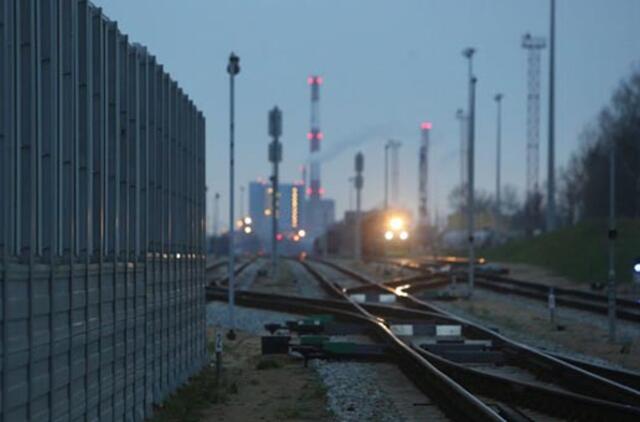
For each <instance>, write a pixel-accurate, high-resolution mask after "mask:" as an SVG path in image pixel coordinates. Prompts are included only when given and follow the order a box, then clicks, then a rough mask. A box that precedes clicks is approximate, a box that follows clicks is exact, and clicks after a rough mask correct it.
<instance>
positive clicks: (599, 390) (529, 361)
mask: <svg viewBox="0 0 640 422" xmlns="http://www.w3.org/2000/svg"><path fill="white" fill-rule="evenodd" d="M319 262H322V263H323V264H325V265H328V266H330V267H332V268H334V269H335V270H337V271H339V272H341V273H343V274H345V275H349V276H351V277H353V278H354V279H357V280H359V281H361V282H363V283H369V284H374V285H377V286H379V288H381V289H384V290H386V291H387V292H389V293H394V294H395V291H394V289H391V288H387V287H386V286H384V284H381V283H377V282H376V281H374V280H371V279H369V278H368V277H366V276H364V275H362V274H360V273H358V272H355V271H353V270H351V269H349V268H346V267H343V266H341V265H339V264H336V263H333V262H330V261H319ZM397 298H398V301H399V302H401V303H403V304H405V306H410V307H415V308H418V309H426V310H428V311H431V312H435V313H440V314H442V315H445V316H447V317H449V318H452V319H454V320H457V321H459V322H460V323H463V324H465V325H466V326H467V327H468V328H469V329H470V330H472V331H475V333H477V335H479V336H482V337H485V338H486V337H488V338H490V339H492V340H493V341H494V342H496V344H498V345H500V346H501V347H503V348H505V349H508V350H510V351H511V352H512V353H513V354H514V356H519V360H520V361H521V362H522V363H523V364H526V365H527V367H528V369H530V368H531V365H534V366H535V367H536V368H538V369H539V370H544V371H547V372H548V373H553V374H554V376H555V378H556V379H557V380H558V381H559V383H560V384H561V385H563V386H564V387H565V388H567V389H569V390H572V391H575V392H577V393H579V394H583V395H586V396H591V397H599V398H604V399H606V400H609V401H612V402H616V403H622V404H627V405H631V406H638V404H639V403H640V391H638V390H635V389H633V388H631V387H629V386H627V385H624V384H621V383H618V382H616V381H613V380H611V379H608V378H605V377H604V376H602V375H599V374H596V373H592V372H589V371H587V370H585V369H583V368H581V367H579V366H576V365H573V364H571V363H569V362H567V361H564V360H560V359H558V358H556V357H554V356H552V355H550V354H547V353H544V352H541V351H539V350H537V349H535V348H533V347H530V346H527V345H525V344H522V343H519V342H516V341H514V340H511V339H509V338H507V337H505V336H503V335H501V334H499V333H496V332H495V331H492V330H489V329H487V328H485V327H483V326H481V325H479V324H476V323H474V322H471V321H469V320H466V319H464V318H461V317H459V316H457V315H454V314H452V313H450V312H448V311H446V310H444V309H441V308H439V307H437V306H436V305H432V304H429V303H427V302H425V301H423V300H420V299H418V298H416V297H415V296H413V295H411V294H408V293H404V294H403V295H397Z"/></svg>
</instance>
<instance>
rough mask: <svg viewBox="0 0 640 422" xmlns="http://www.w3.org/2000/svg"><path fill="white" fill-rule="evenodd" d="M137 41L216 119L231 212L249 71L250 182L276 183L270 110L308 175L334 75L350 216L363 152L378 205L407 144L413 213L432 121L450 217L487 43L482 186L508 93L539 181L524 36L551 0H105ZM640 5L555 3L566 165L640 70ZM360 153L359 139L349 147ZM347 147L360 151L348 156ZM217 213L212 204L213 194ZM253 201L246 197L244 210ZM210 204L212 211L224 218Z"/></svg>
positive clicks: (329, 171) (512, 130)
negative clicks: (469, 83) (317, 92)
mask: <svg viewBox="0 0 640 422" xmlns="http://www.w3.org/2000/svg"><path fill="white" fill-rule="evenodd" d="M94 3H95V4H96V5H98V6H102V7H103V8H104V12H105V14H106V15H108V16H109V17H110V18H111V19H113V20H115V21H117V22H118V24H119V27H120V29H121V30H122V31H123V32H125V33H127V34H129V36H130V39H131V40H132V41H134V42H139V43H141V44H144V45H146V46H147V47H148V48H149V49H150V51H151V52H152V53H153V54H154V55H156V57H158V59H159V62H160V63H162V64H164V66H165V69H168V71H169V72H170V73H171V75H172V76H173V77H174V78H175V79H176V80H177V81H178V82H179V84H180V85H181V86H182V87H183V88H184V89H185V91H186V92H187V94H188V95H189V96H190V97H191V98H193V100H194V101H195V103H196V104H197V106H198V107H199V108H200V109H201V110H202V111H203V112H204V114H205V116H206V119H207V184H208V186H209V192H210V193H211V192H212V191H213V192H216V191H217V192H220V194H221V199H222V201H221V220H222V221H223V222H224V221H227V220H226V219H227V217H226V216H227V209H228V202H227V198H228V193H229V192H228V189H229V187H228V154H229V150H228V95H229V94H228V75H227V73H226V70H225V68H226V63H227V59H228V55H229V52H230V51H235V52H236V53H237V54H238V55H239V56H240V57H241V67H242V71H241V73H240V75H238V77H237V84H236V85H237V112H236V117H237V125H236V127H237V137H236V142H237V144H236V153H237V161H236V162H237V173H236V175H237V179H236V180H237V186H239V185H246V184H248V183H249V181H251V180H255V179H256V178H258V177H266V176H268V174H269V173H270V167H269V163H268V162H267V143H268V142H269V139H268V137H267V112H268V110H269V109H270V108H271V107H273V106H274V105H276V104H277V105H278V106H279V107H280V108H281V109H282V110H283V116H284V134H283V135H284V136H283V140H282V141H283V144H284V160H283V163H282V167H281V168H282V171H281V174H282V180H283V181H290V180H294V179H299V178H300V174H299V166H300V164H302V163H304V162H305V160H306V159H307V158H308V150H309V145H308V141H307V139H306V133H307V131H308V128H309V96H310V95H309V88H308V86H307V83H306V78H307V76H308V75H310V74H312V73H317V74H321V75H322V76H323V77H324V85H323V86H322V92H321V126H322V129H323V132H324V134H325V137H324V140H323V145H322V148H323V149H325V150H329V149H331V150H333V151H336V150H338V149H340V150H342V151H343V152H341V153H340V154H338V155H336V156H335V157H334V158H332V159H331V160H329V161H328V162H326V163H324V164H323V167H322V184H323V186H324V187H325V189H326V192H327V196H328V197H332V198H335V199H336V201H337V210H338V217H340V216H341V215H342V212H343V211H344V210H345V209H346V208H347V207H348V198H349V187H348V182H347V179H348V177H349V176H351V174H352V172H353V156H354V155H355V153H356V152H357V151H358V150H361V151H362V152H363V153H364V154H365V173H364V177H365V189H364V191H363V204H364V207H365V208H371V207H374V206H377V205H380V204H381V202H382V199H383V189H382V187H383V172H382V169H383V157H384V148H383V145H384V142H385V140H386V139H388V138H390V137H393V138H396V139H399V140H400V141H401V142H402V147H401V150H400V151H401V168H400V182H401V185H402V186H401V191H400V198H401V200H402V202H403V203H404V204H405V205H406V206H407V207H410V208H411V209H412V210H414V212H415V208H416V206H417V199H416V198H417V166H418V159H417V150H418V145H419V124H420V122H421V121H423V120H429V121H431V122H433V130H432V134H431V150H430V158H429V159H430V162H429V166H430V169H429V172H430V174H429V178H430V182H429V197H430V199H431V201H430V202H431V204H430V207H429V208H430V210H431V211H432V212H433V210H434V209H436V208H437V209H438V211H439V213H440V215H444V214H445V213H447V212H448V211H449V209H448V208H449V204H448V201H447V195H448V193H449V192H450V190H451V189H452V188H453V187H454V186H455V185H456V184H457V183H459V178H460V177H459V174H460V170H459V163H460V160H459V155H458V154H459V139H460V138H459V125H458V122H457V121H456V119H455V111H456V109H458V108H459V107H465V108H466V103H467V100H466V98H467V96H466V95H467V94H466V92H467V91H466V72H467V69H466V65H465V62H464V59H463V57H462V56H461V50H462V49H463V48H464V47H467V46H474V47H476V48H477V49H478V53H477V55H476V58H475V64H474V67H475V73H476V75H477V77H478V93H477V96H478V101H477V121H476V130H477V131H476V149H477V156H476V169H477V179H476V180H477V182H476V184H477V186H478V187H479V188H481V189H486V190H490V191H493V190H494V189H495V188H494V186H495V181H494V180H495V145H496V143H495V132H496V124H495V120H496V118H495V113H496V110H495V102H494V101H493V96H494V94H495V93H496V92H502V93H504V95H505V98H504V103H503V104H504V117H503V122H504V127H503V153H504V159H503V163H504V166H503V180H504V182H505V183H508V184H512V185H515V186H516V187H517V188H518V189H519V190H520V191H522V189H523V187H524V183H525V176H526V173H525V171H526V161H525V157H526V154H525V139H526V53H525V51H524V50H523V49H522V48H521V46H520V41H521V36H522V34H524V33H525V32H531V33H532V34H534V35H543V36H545V37H546V36H547V35H548V27H549V25H548V15H549V5H548V3H549V2H548V1H544V0H398V1H389V0H386V1H385V0H332V1H328V0H326V1H322V0H313V1H311V0H251V1H250V0H180V1H177V0H94ZM639 23H640V0H558V1H557V52H556V58H557V67H556V71H557V78H556V87H557V102H556V110H557V114H556V118H557V123H556V139H557V150H556V154H557V163H558V164H559V165H563V164H564V163H565V162H566V160H567V158H568V157H569V156H570V154H571V153H572V152H573V151H574V150H575V149H576V148H577V146H578V145H579V135H580V133H581V131H582V129H583V128H584V126H585V124H587V123H589V121H591V120H593V119H594V118H595V116H596V115H597V113H598V111H599V110H600V108H601V107H602V106H603V105H604V104H606V103H607V102H608V100H609V98H610V96H611V92H612V90H613V89H614V88H615V87H616V86H617V84H618V83H619V81H620V79H621V78H624V77H627V76H628V75H629V74H630V72H631V71H632V70H633V69H634V68H635V69H638V68H639V66H640V25H639ZM547 54H548V50H544V55H543V60H542V89H543V93H542V99H541V100H542V101H541V103H542V109H541V115H542V120H541V148H540V181H541V182H543V181H544V180H545V178H546V177H545V175H546V171H547V170H546V156H547V148H546V144H547V129H546V128H547V87H548V78H547V73H548V55H547ZM348 145H351V146H349V147H347V146H348ZM338 146H345V147H346V148H338ZM209 203H211V200H210V199H209ZM236 203H237V205H239V200H238V201H237V202H236ZM210 208H211V207H209V209H210Z"/></svg>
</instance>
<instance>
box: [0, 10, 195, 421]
mask: <svg viewBox="0 0 640 422" xmlns="http://www.w3.org/2000/svg"><path fill="white" fill-rule="evenodd" d="M203 123H204V120H203V118H202V114H201V113H200V112H199V111H198V110H197V109H196V108H195V107H194V105H193V103H192V102H191V101H190V100H189V99H188V97H187V96H186V94H185V93H184V92H183V91H182V89H181V88H179V86H178V84H177V83H176V82H175V81H173V80H172V79H171V78H170V77H169V75H168V74H166V73H165V72H164V71H163V69H162V67H161V66H159V65H158V64H157V63H156V60H155V58H154V57H152V56H150V55H149V54H148V53H147V51H146V49H144V48H143V47H140V46H137V45H130V44H129V42H128V40H127V38H126V36H124V35H122V34H120V32H119V31H118V29H117V25H116V24H115V23H114V22H112V21H109V20H108V19H107V18H105V17H104V16H103V15H102V11H101V10H100V9H99V8H96V7H94V6H93V5H91V3H90V2H89V1H88V0H0V258H1V261H0V384H1V385H0V388H1V391H0V421H13V420H143V419H144V418H146V417H149V416H151V415H152V413H153V405H154V404H157V403H159V402H160V401H161V400H163V399H164V398H166V397H167V395H168V394H169V393H171V392H172V391H174V390H175V388H176V387H177V386H178V385H179V384H180V383H182V382H184V381H185V380H186V379H187V378H188V377H189V376H190V375H192V374H193V373H194V372H195V371H197V370H198V369H199V368H200V367H201V366H202V365H203V364H205V362H204V359H203V358H204V357H205V356H206V351H205V348H204V345H205V342H204V331H203V330H201V328H203V327H204V321H205V319H204V291H203V289H202V286H203V277H204V273H203V269H204V266H203V264H204V261H203V260H202V259H201V258H202V255H201V252H202V249H201V243H200V240H201V238H202V233H200V223H199V222H200V220H201V218H202V207H203V205H204V202H203V194H204V173H203V166H202V163H203V161H202V153H203V150H202V148H203V146H204V144H203V142H202V141H203V138H201V135H202V133H203V129H204V127H203ZM7 264H10V266H11V271H8V265H7Z"/></svg>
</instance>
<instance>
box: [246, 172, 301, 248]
mask: <svg viewBox="0 0 640 422" xmlns="http://www.w3.org/2000/svg"><path fill="white" fill-rule="evenodd" d="M279 197H280V198H279V203H278V217H279V220H278V233H280V234H281V235H282V237H283V239H284V238H293V237H294V236H295V235H296V234H298V232H299V231H300V230H303V231H304V232H303V233H305V234H306V230H308V228H307V225H306V212H307V205H308V199H307V197H306V194H305V188H304V185H303V184H301V183H280V184H279ZM272 200H273V190H272V188H271V184H270V183H267V182H266V181H264V180H258V181H256V182H251V183H250V184H249V217H250V218H251V221H252V226H253V233H255V235H257V236H258V237H259V238H260V240H261V242H262V244H263V245H267V246H268V245H269V242H270V239H271V236H272V225H271V224H272V218H271V217H272V213H273V210H272Z"/></svg>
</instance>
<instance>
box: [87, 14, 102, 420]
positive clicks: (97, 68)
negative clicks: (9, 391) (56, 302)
mask: <svg viewBox="0 0 640 422" xmlns="http://www.w3.org/2000/svg"><path fill="white" fill-rule="evenodd" d="M89 18H90V19H91V55H90V58H89V59H90V61H91V64H90V70H89V72H90V73H91V82H92V83H91V89H90V100H89V101H90V102H91V114H90V116H89V118H90V119H91V126H92V131H91V137H90V138H89V139H88V142H89V143H90V145H91V148H92V157H91V158H92V168H91V170H92V172H91V175H90V180H89V183H91V189H92V198H91V211H90V215H89V225H90V227H91V229H90V230H91V236H90V238H89V244H88V247H89V255H90V256H91V262H93V263H94V266H96V265H97V267H98V268H97V274H94V275H93V278H92V280H93V286H94V288H93V289H92V294H91V295H90V296H89V300H88V303H89V304H90V305H91V310H92V315H94V316H95V320H94V321H93V323H92V324H91V328H92V332H93V333H94V334H93V335H90V336H89V339H88V344H87V376H86V394H87V399H86V407H87V411H86V419H87V420H91V419H98V415H99V404H100V372H101V371H100V365H101V350H102V347H101V346H102V336H103V335H104V332H105V330H104V320H103V315H104V304H103V303H104V297H105V295H104V289H103V287H104V285H106V284H107V280H106V277H105V276H104V263H103V253H104V243H103V240H104V224H103V217H104V198H105V192H104V186H105V181H104V178H105V154H104V152H105V142H104V140H105V121H106V119H105V109H106V107H105V101H106V95H105V91H104V87H105V60H104V58H105V48H104V44H105V36H104V28H105V25H104V22H103V19H102V10H101V9H99V8H96V9H93V10H91V11H90V17H89Z"/></svg>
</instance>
